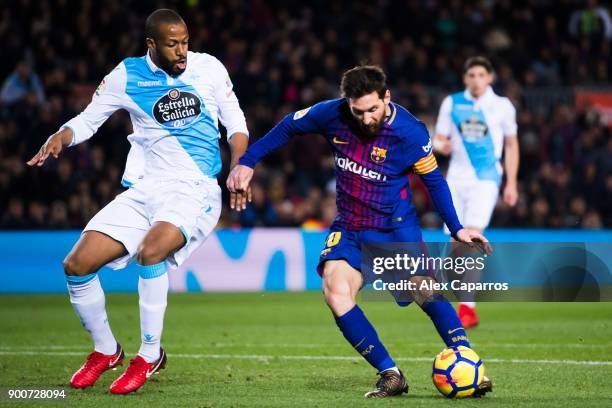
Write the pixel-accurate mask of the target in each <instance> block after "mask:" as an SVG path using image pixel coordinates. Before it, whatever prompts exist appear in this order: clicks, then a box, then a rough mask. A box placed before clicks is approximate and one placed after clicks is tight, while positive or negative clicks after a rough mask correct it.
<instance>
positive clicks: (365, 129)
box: [359, 120, 382, 139]
mask: <svg viewBox="0 0 612 408" xmlns="http://www.w3.org/2000/svg"><path fill="white" fill-rule="evenodd" d="M359 128H360V129H361V131H362V133H363V135H364V136H365V137H367V138H369V139H371V138H373V137H375V136H376V135H377V134H378V133H379V132H380V129H381V128H382V120H380V121H378V122H376V123H373V124H371V125H364V124H363V123H359Z"/></svg>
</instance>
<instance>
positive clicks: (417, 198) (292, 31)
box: [0, 0, 612, 229]
mask: <svg viewBox="0 0 612 408" xmlns="http://www.w3.org/2000/svg"><path fill="white" fill-rule="evenodd" d="M161 6H165V7H170V8H174V9H176V10H177V11H179V13H181V14H182V16H183V17H184V18H185V20H186V22H187V25H188V27H189V32H190V36H191V38H190V48H191V50H194V51H204V52H208V53H210V54H213V55H215V56H216V57H218V58H219V59H220V60H221V61H223V63H224V64H225V65H226V67H227V68H228V70H229V72H230V75H231V77H232V80H233V82H234V86H235V90H236V93H237V95H238V97H239V99H240V102H241V105H242V107H243V109H244V111H245V114H246V116H247V120H248V124H249V129H250V132H251V137H252V140H256V139H258V138H260V137H261V136H263V135H264V134H265V133H266V132H267V131H268V130H269V129H270V128H271V127H272V126H273V125H274V124H275V123H276V122H277V121H278V120H280V119H281V118H282V117H283V116H284V115H285V114H287V113H288V112H291V111H294V110H298V109H301V108H304V107H306V106H309V105H311V104H313V103H315V102H317V101H320V100H323V99H328V98H334V97H337V96H338V85H339V78H340V75H341V73H342V72H343V71H344V70H345V69H348V68H351V67H352V66H354V65H356V64H358V63H360V62H368V63H375V64H380V65H381V66H382V67H383V68H384V69H385V71H386V72H387V74H388V77H389V84H390V88H391V91H392V99H393V100H394V101H396V102H398V103H400V104H402V105H404V106H405V107H407V108H408V109H409V110H411V111H412V112H413V113H414V114H415V115H417V116H418V117H419V118H420V119H422V120H423V121H425V123H426V124H427V125H428V126H429V127H430V129H433V126H434V122H435V118H436V115H437V110H438V108H439V104H440V102H441V100H442V98H443V97H444V96H445V95H446V94H447V93H449V92H455V91H457V90H460V89H462V88H463V85H462V80H461V66H462V64H463V62H464V61H465V59H466V58H467V57H469V56H473V55H476V54H481V55H486V56H488V57H490V58H491V60H492V61H493V63H494V66H495V69H496V82H495V86H494V88H495V90H496V91H497V92H498V93H500V94H502V95H506V96H508V97H509V98H510V99H511V100H512V102H513V103H514V105H515V106H516V108H517V111H518V116H517V119H518V124H519V138H520V146H521V168H520V174H519V190H520V200H519V203H518V205H517V206H516V207H515V208H508V207H506V206H504V205H503V204H502V203H501V202H500V204H499V205H498V208H497V209H496V212H495V215H494V218H493V220H492V226H495V227H543V228H549V227H554V228H593V229H597V228H604V227H608V228H609V227H612V208H611V206H612V138H611V137H610V133H611V129H610V127H608V126H607V125H606V124H605V123H604V122H603V119H602V117H600V115H599V114H598V113H597V112H596V111H595V110H593V109H589V108H587V109H585V110H578V109H577V108H576V107H575V106H574V104H573V103H568V102H567V101H555V100H554V99H553V100H552V103H551V104H549V105H547V106H546V107H545V108H542V109H531V108H530V109H528V108H527V107H526V95H527V94H528V92H529V91H530V90H533V89H540V90H541V89H544V90H545V91H546V90H551V94H554V92H553V91H552V90H555V89H575V88H576V87H596V88H601V87H602V85H603V86H605V85H608V86H609V85H610V79H611V78H612V62H611V61H612V58H611V53H610V45H611V43H612V22H611V18H610V14H609V12H610V10H609V8H608V9H607V8H606V7H603V6H601V5H599V4H598V3H597V1H594V0H591V1H570V0H559V1H554V0H550V1H547V0H530V1H524V2H512V1H510V0H500V1H495V0H487V1H484V0H483V1H479V2H462V1H458V0H455V1H436V0H428V1H425V0H423V1H416V0H413V1H410V0H406V1H394V0H374V1H362V0H359V1H350V0H314V1H309V2H299V1H295V0H286V1H264V0H252V1H238V0H228V1H224V2H216V1H198V0H183V1H157V2H150V1H130V0H123V1H119V0H108V1H104V2H96V1H93V0H78V1H76V0H74V1H73V0H15V1H12V2H5V3H3V5H2V7H1V8H0V37H1V38H2V39H3V46H2V47H0V60H1V61H2V64H0V81H1V83H2V88H1V90H0V228H4V229H8V228H35V229H39V228H40V229H42V228H82V227H83V226H84V225H85V224H86V223H87V221H88V220H89V219H90V218H91V217H92V216H93V214H95V213H96V212H97V211H98V210H99V209H100V208H101V207H103V206H104V205H105V204H106V203H108V202H109V201H110V200H112V199H113V197H114V196H115V195H116V194H118V193H120V192H121V191H123V188H122V187H121V186H120V179H121V173H122V171H123V166H124V163H125V158H126V154H127V151H128V149H129V143H128V142H127V140H126V138H125V136H126V135H128V134H129V133H131V125H130V122H129V117H128V115H127V114H126V113H125V112H118V113H116V114H114V115H113V116H112V117H111V118H110V119H109V120H108V121H107V122H106V123H105V124H104V125H103V126H102V127H101V128H100V130H99V131H98V133H97V134H96V135H95V136H94V138H92V139H91V140H90V141H88V142H87V143H84V144H81V145H78V146H76V147H73V148H70V149H68V150H67V151H66V152H65V153H64V154H63V155H62V156H61V157H60V159H59V160H51V161H50V162H49V163H48V164H45V166H43V167H42V168H29V167H27V166H26V164H25V162H26V161H27V160H28V159H29V158H30V157H31V156H33V155H34V154H35V153H36V151H37V149H38V148H39V147H40V145H41V144H42V143H43V142H44V141H45V139H46V138H47V137H48V136H49V135H51V134H52V133H53V132H55V131H56V130H57V129H58V127H59V125H61V124H62V123H63V122H65V121H66V120H68V119H69V118H71V117H72V116H74V115H75V114H77V113H78V112H79V111H81V110H82V109H83V108H84V106H86V104H87V103H88V102H89V100H90V99H91V95H92V93H93V90H94V89H95V87H96V86H97V84H98V83H99V82H100V80H101V79H102V78H103V77H104V75H106V74H107V73H108V72H110V71H111V70H112V69H113V67H114V66H115V65H117V64H118V63H119V62H120V61H121V60H122V59H123V58H125V57H128V56H140V55H144V53H145V43H144V38H143V37H144V34H143V28H144V20H145V18H146V16H147V15H148V14H149V13H150V12H151V11H152V10H153V9H155V8H157V7H161ZM544 93H546V92H544ZM221 144H222V155H223V156H224V161H225V163H226V165H225V167H224V169H223V172H222V173H221V174H220V175H219V180H220V183H221V185H223V186H224V185H225V177H226V175H227V172H228V169H227V158H228V149H227V143H226V142H224V141H223V140H222V142H221ZM441 164H442V166H444V164H445V162H444V160H441ZM333 166H334V164H333V159H332V157H331V155H330V151H329V149H328V147H327V145H326V143H325V142H324V140H323V138H321V137H318V136H303V137H299V138H295V140H292V141H291V142H290V144H289V145H288V146H287V147H286V148H283V149H281V150H279V151H277V152H275V153H274V154H272V155H271V156H269V157H268V158H267V159H266V160H265V161H264V162H263V163H262V164H261V165H260V166H259V167H258V169H257V173H256V179H255V181H254V183H253V203H252V205H250V206H249V208H248V209H247V211H245V212H242V213H240V214H237V213H232V212H230V211H229V210H228V208H227V205H226V206H225V208H224V211H223V214H222V220H221V225H222V226H237V225H244V226H303V227H306V228H325V227H326V226H328V225H329V224H330V223H331V222H332V220H333V218H334V216H335V193H334V179H333ZM412 184H413V192H414V202H415V205H416V207H417V210H418V212H419V214H420V216H421V220H422V223H423V224H424V225H425V226H427V227H432V228H437V227H439V226H440V225H441V221H440V219H439V218H438V216H437V215H436V213H435V211H434V210H433V207H432V203H431V201H430V199H429V197H428V195H427V193H426V190H425V189H424V187H423V185H422V184H421V183H420V181H419V180H418V177H415V178H413V179H412ZM224 194H225V192H224ZM224 202H225V203H227V199H225V200H224Z"/></svg>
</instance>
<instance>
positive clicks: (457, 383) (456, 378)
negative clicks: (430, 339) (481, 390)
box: [432, 346, 485, 398]
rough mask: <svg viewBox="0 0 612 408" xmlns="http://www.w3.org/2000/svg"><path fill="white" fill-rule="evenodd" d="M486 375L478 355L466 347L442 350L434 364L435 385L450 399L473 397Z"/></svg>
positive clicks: (433, 376)
mask: <svg viewBox="0 0 612 408" xmlns="http://www.w3.org/2000/svg"><path fill="white" fill-rule="evenodd" d="M484 374H485V368H484V365H483V364H482V360H481V359H480V357H478V354H476V352H475V351H474V350H472V349H470V348H467V347H464V346H458V347H449V348H447V349H444V350H442V352H441V353H440V354H438V355H437V356H436V359H435V360H434V363H433V374H432V378H433V383H434V385H435V386H436V388H437V389H438V391H440V393H441V394H442V395H444V396H445V397H448V398H465V397H470V396H472V395H473V394H474V391H475V390H476V387H478V385H479V384H480V383H482V380H483V378H484Z"/></svg>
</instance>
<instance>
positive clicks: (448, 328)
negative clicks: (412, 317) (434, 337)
mask: <svg viewBox="0 0 612 408" xmlns="http://www.w3.org/2000/svg"><path fill="white" fill-rule="evenodd" d="M422 308H423V311H424V312H425V313H427V315H428V316H429V318H430V319H431V321H432V322H433V324H434V326H436V330H437V331H438V334H439V335H440V337H442V340H443V341H444V343H445V344H446V346H447V347H452V346H465V347H470V342H469V341H468V338H467V334H466V333H465V329H464V328H463V325H462V324H461V320H459V316H457V312H456V311H455V308H454V307H453V305H451V304H450V303H449V301H448V300H446V298H445V297H444V296H442V295H434V298H433V300H431V301H429V302H425V303H424V304H423V306H422ZM470 348H471V347H470Z"/></svg>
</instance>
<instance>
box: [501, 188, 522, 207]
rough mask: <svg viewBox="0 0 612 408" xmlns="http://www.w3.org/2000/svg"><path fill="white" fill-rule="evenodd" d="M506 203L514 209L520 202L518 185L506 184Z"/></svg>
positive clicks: (504, 195)
mask: <svg viewBox="0 0 612 408" xmlns="http://www.w3.org/2000/svg"><path fill="white" fill-rule="evenodd" d="M503 197H504V203H506V204H508V205H509V206H510V207H514V206H515V205H516V203H517V201H518V189H517V187H516V183H506V186H505V187H504V193H503Z"/></svg>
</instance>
